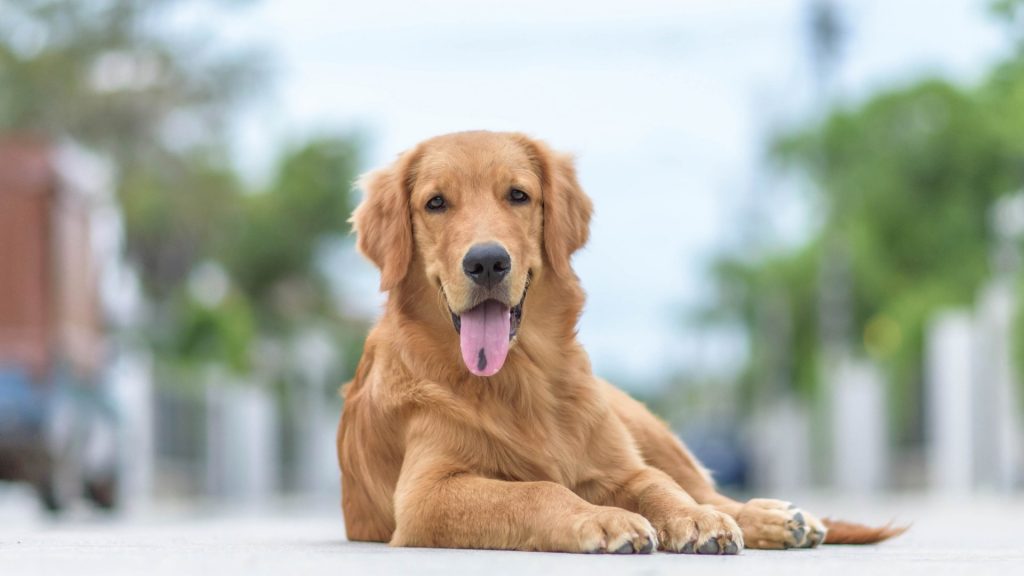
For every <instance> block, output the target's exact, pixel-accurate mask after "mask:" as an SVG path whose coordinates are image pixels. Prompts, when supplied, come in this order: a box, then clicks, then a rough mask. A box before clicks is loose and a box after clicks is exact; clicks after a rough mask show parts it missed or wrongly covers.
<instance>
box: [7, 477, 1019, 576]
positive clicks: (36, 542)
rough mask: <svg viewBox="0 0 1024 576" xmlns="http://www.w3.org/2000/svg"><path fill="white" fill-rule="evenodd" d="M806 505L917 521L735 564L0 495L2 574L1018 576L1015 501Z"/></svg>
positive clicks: (294, 515) (294, 512)
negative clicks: (443, 546)
mask: <svg viewBox="0 0 1024 576" xmlns="http://www.w3.org/2000/svg"><path fill="white" fill-rule="evenodd" d="M810 500H811V501H807V500H805V501H804V503H803V504H804V506H805V507H806V508H809V509H817V510H820V511H822V512H824V513H830V514H835V515H840V514H841V515H843V516H845V517H848V518H850V519H863V520H867V521H886V520H889V519H896V520H897V521H899V522H913V524H914V525H913V528H912V529H911V531H910V532H908V533H907V534H906V535H904V536H903V537H901V538H900V539H898V540H896V541H893V542H890V543H886V544H882V545H878V546H870V547H843V546H826V547H823V548H820V549H817V550H793V551H786V552H763V551H756V550H746V551H744V552H743V553H742V554H741V555H740V556H738V557H695V556H675V555H668V554H654V555H651V556H628V557H621V556H582V555H571V554H540V553H528V552H490V551H465V550H414V549H392V548H388V547H387V546H384V545H376V544H360V543H352V542H347V541H346V540H345V539H344V533H343V531H342V526H341V521H340V518H339V516H338V515H337V513H336V508H335V503H331V502H328V503H326V504H324V505H318V506H312V505H309V504H308V503H306V504H303V505H294V504H293V505H289V506H281V507H278V508H277V509H274V510H265V511H263V512H260V513H254V512H251V511H250V512H238V511H236V512H225V511H219V512H209V511H197V510H195V509H190V510H176V511H169V510H161V511H158V512H150V513H148V514H145V515H132V516H129V517H122V518H114V519H96V518H94V517H90V516H83V515H77V516H74V517H72V518H70V519H68V520H65V521H62V522H59V523H55V522H51V521H48V520H46V519H44V518H42V517H40V516H39V515H38V514H37V513H35V512H34V510H30V509H29V507H27V506H26V505H24V504H12V498H10V497H6V498H5V497H4V496H3V494H0V575H2V576H12V575H15V576H20V575H30V574H44V575H50V574H53V575H64V574H68V575H75V576H80V575H87V574H102V575H104V576H115V575H120V574H131V575H138V574H142V575H145V576H158V575H163V574H168V575H170V574H173V575H175V576H182V575H193V574H195V575H208V574H209V575H215V576H226V575H228V574H236V573H237V574H257V575H258V574H290V575H296V576H298V575H302V576H306V575H315V574H330V575H332V576H340V575H350V574H352V575H355V574H358V575H362V574H444V575H446V576H448V575H454V574H487V575H488V576H497V575H500V574H557V575H560V576H561V575H573V574H580V575H586V576H596V575H599V574H686V575H690V574H787V575H792V574H816V575H818V574H824V575H826V576H840V575H845V574H850V575H854V574H856V575H861V574H864V575H874V574H900V575H901V576H910V575H913V574H927V575H929V576H935V575H937V574H946V573H963V574H972V575H975V574H1024V546H1022V544H1021V542H1022V536H1024V496H1022V497H1019V498H1015V499H998V498H985V499H980V500H975V501H972V502H950V501H948V500H944V501H938V500H932V499H928V498H900V499H875V500H872V501H871V502H870V503H866V502H857V501H851V500H837V499H810ZM811 504H813V505H814V506H815V508H812V506H811Z"/></svg>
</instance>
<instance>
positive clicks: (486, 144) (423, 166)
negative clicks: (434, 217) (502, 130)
mask: <svg viewBox="0 0 1024 576" xmlns="http://www.w3.org/2000/svg"><path fill="white" fill-rule="evenodd" d="M416 172H417V180H419V181H427V182H439V183H442V182H443V183H450V184H455V183H458V182H460V181H464V180H478V179H481V178H485V179H493V178H500V179H514V178H516V177H517V176H525V175H528V174H533V172H534V170H533V162H532V161H531V159H530V156H529V154H528V153H527V150H526V149H525V148H524V146H523V145H522V144H521V143H520V142H519V141H517V140H515V139H514V138H512V137H511V136H508V135H503V134H496V133H489V132H482V133H462V134H452V135H448V136H443V137H440V138H435V139H433V140H429V141H427V142H424V143H423V145H422V148H421V156H420V160H419V163H418V166H417V170H416Z"/></svg>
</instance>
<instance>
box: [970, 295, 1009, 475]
mask: <svg viewBox="0 0 1024 576" xmlns="http://www.w3.org/2000/svg"><path fill="white" fill-rule="evenodd" d="M1014 300H1015V297H1014V293H1013V287H1012V285H1011V284H1010V283H1009V282H1001V281H996V282H993V283H992V284H991V285H989V286H988V287H987V288H986V289H985V290H984V291H983V292H982V294H981V297H980V299H979V303H978V310H977V319H976V322H977V324H976V327H977V328H976V329H977V340H978V341H977V346H976V353H977V358H978V362H977V363H976V365H977V372H976V377H977V381H976V382H975V386H974V394H973V397H974V399H975V406H974V417H975V427H974V431H975V433H976V435H975V437H974V446H973V450H974V454H975V459H974V466H975V468H974V472H975V475H976V478H977V480H978V483H979V485H980V486H981V487H984V488H989V489H995V490H997V491H1000V492H1010V491H1012V490H1013V488H1014V487H1015V483H1016V480H1017V475H1018V471H1019V470H1020V452H1019V449H1020V448H1019V445H1018V431H1019V430H1020V420H1019V416H1018V410H1019V406H1020V405H1019V404H1018V396H1017V389H1016V376H1015V372H1016V371H1015V370H1014V365H1013V362H1014V360H1013V350H1012V346H1011V343H1012V341H1013V328H1012V322H1013V318H1014V314H1015V312H1016V306H1015V302H1014Z"/></svg>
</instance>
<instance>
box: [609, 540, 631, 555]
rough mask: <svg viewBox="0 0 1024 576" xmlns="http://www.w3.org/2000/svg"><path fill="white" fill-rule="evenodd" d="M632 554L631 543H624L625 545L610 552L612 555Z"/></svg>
mask: <svg viewBox="0 0 1024 576" xmlns="http://www.w3.org/2000/svg"><path fill="white" fill-rule="evenodd" d="M632 553H633V543H632V542H626V543H625V544H623V545H622V546H619V547H618V548H616V549H615V550H614V551H613V552H612V554H632Z"/></svg>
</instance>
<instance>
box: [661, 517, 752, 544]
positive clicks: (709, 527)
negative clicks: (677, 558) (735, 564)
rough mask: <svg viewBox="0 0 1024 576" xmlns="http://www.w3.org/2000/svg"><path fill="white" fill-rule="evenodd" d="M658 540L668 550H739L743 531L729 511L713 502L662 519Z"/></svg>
mask: <svg viewBox="0 0 1024 576" xmlns="http://www.w3.org/2000/svg"><path fill="white" fill-rule="evenodd" d="M658 541H659V542H660V543H661V547H660V549H661V550H665V551H666V552H679V553H683V554H739V552H740V550H742V549H743V532H742V531H741V530H740V527H739V526H738V525H737V524H736V521H735V520H733V519H732V517H730V516H729V515H728V514H725V513H722V512H718V511H717V510H715V509H714V508H711V507H710V506H693V507H689V508H684V509H683V510H682V511H681V513H677V514H673V515H670V516H669V517H668V518H667V519H665V520H664V521H663V522H661V523H660V524H659V525H658Z"/></svg>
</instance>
